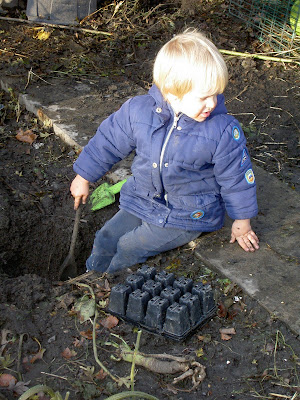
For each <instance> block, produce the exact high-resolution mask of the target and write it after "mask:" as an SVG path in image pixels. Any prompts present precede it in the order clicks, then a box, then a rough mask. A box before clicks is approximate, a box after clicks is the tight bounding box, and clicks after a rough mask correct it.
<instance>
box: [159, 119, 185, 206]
mask: <svg viewBox="0 0 300 400" xmlns="http://www.w3.org/2000/svg"><path fill="white" fill-rule="evenodd" d="M180 116H181V114H179V115H177V114H175V116H174V121H173V124H172V127H171V129H170V130H169V132H168V134H167V137H166V139H165V141H164V144H163V147H162V149H161V153H160V159H159V172H160V174H161V170H162V163H163V158H164V155H165V151H166V147H167V144H168V142H169V140H170V136H171V134H172V132H173V130H174V129H175V128H177V123H178V120H179V118H180ZM164 198H165V201H166V205H167V207H168V194H167V193H165V195H164Z"/></svg>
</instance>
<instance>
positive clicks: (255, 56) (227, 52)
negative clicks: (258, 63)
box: [219, 49, 300, 65]
mask: <svg viewBox="0 0 300 400" xmlns="http://www.w3.org/2000/svg"><path fill="white" fill-rule="evenodd" d="M219 52H220V53H223V54H228V55H231V56H238V57H248V58H259V59H260V60H266V61H277V62H288V63H296V64H299V65H300V62H299V61H296V60H293V59H290V58H281V57H270V56H264V55H261V54H250V53H241V52H239V51H230V50H224V49H219Z"/></svg>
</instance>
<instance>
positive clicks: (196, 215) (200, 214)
mask: <svg viewBox="0 0 300 400" xmlns="http://www.w3.org/2000/svg"><path fill="white" fill-rule="evenodd" d="M203 216H204V211H203V210H196V211H193V212H192V214H191V215H190V217H191V218H192V219H200V218H202V217H203Z"/></svg>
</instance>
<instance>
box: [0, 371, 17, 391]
mask: <svg viewBox="0 0 300 400" xmlns="http://www.w3.org/2000/svg"><path fill="white" fill-rule="evenodd" d="M16 383H17V379H16V378H15V377H14V376H13V375H11V374H2V375H0V387H7V388H11V387H13V386H15V384H16Z"/></svg>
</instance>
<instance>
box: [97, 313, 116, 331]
mask: <svg viewBox="0 0 300 400" xmlns="http://www.w3.org/2000/svg"><path fill="white" fill-rule="evenodd" d="M118 323H119V320H118V318H117V317H114V316H113V315H109V316H108V317H107V318H105V319H102V320H101V321H100V324H101V325H102V326H104V328H107V329H111V328H114V327H115V326H116V325H118Z"/></svg>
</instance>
